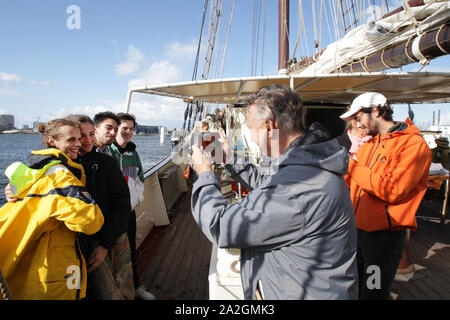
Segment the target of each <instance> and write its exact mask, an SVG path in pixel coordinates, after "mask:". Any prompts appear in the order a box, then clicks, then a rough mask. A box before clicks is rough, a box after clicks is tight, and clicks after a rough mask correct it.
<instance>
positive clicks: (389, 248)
mask: <svg viewBox="0 0 450 320" xmlns="http://www.w3.org/2000/svg"><path fill="white" fill-rule="evenodd" d="M405 239H406V230H399V231H374V232H366V231H362V230H358V251H357V255H356V258H357V263H358V278H359V298H360V299H361V300H387V299H390V292H391V287H392V284H393V283H394V278H395V274H396V272H397V268H398V265H399V263H400V259H401V258H402V254H403V250H404V248H405Z"/></svg>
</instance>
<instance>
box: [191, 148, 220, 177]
mask: <svg viewBox="0 0 450 320" xmlns="http://www.w3.org/2000/svg"><path fill="white" fill-rule="evenodd" d="M213 162H214V160H213V159H212V157H211V156H208V155H207V154H206V152H204V151H203V148H201V149H200V148H199V147H198V146H197V145H195V144H194V145H193V146H192V155H191V164H192V165H193V166H194V169H195V171H197V174H198V175H200V174H201V173H203V172H205V171H212V163H213Z"/></svg>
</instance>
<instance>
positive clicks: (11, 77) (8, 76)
mask: <svg viewBox="0 0 450 320" xmlns="http://www.w3.org/2000/svg"><path fill="white" fill-rule="evenodd" d="M0 80H2V81H3V82H6V83H16V84H17V83H20V82H22V78H21V77H19V76H18V75H16V74H14V73H6V72H0Z"/></svg>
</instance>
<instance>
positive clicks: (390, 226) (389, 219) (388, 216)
mask: <svg viewBox="0 0 450 320" xmlns="http://www.w3.org/2000/svg"><path fill="white" fill-rule="evenodd" d="M384 207H385V208H386V217H387V221H388V224H389V231H390V230H391V229H392V224H391V216H390V215H389V210H388V206H387V205H386V206H384Z"/></svg>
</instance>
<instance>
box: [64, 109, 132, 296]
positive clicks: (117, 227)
mask: <svg viewBox="0 0 450 320" xmlns="http://www.w3.org/2000/svg"><path fill="white" fill-rule="evenodd" d="M70 117H72V118H75V120H76V121H77V122H78V123H79V125H80V131H81V148H80V156H79V158H78V160H79V161H80V162H81V164H82V165H83V167H84V170H85V173H86V189H87V190H88V191H89V192H90V193H91V195H92V197H93V198H94V200H95V201H96V202H97V203H98V205H99V206H100V209H101V210H102V212H103V215H104V217H105V222H104V224H103V226H102V228H101V230H100V231H99V232H98V233H96V234H95V235H93V236H91V237H86V236H83V235H80V236H79V240H80V244H81V248H82V251H83V254H84V256H85V257H86V262H87V266H88V273H91V272H93V271H94V270H96V269H97V268H98V267H99V266H100V265H101V264H102V263H103V261H104V260H105V258H106V256H107V254H108V252H110V251H111V249H112V248H113V247H114V245H115V244H116V242H117V241H118V239H119V237H121V236H122V237H123V235H124V234H125V235H126V232H127V223H128V219H129V216H130V213H131V205H130V192H129V189H128V185H127V183H126V181H125V179H124V178H123V176H122V171H121V170H120V168H119V165H118V164H117V162H116V161H115V159H114V158H113V157H111V156H109V155H106V154H103V153H101V152H96V150H95V148H94V146H95V143H96V137H95V132H94V125H93V122H92V120H91V119H90V118H89V117H88V116H84V115H76V116H70ZM125 238H126V237H125ZM94 243H95V245H94ZM130 266H131V260H130ZM130 270H131V268H130ZM105 285H106V284H105ZM89 293H91V294H92V293H93V292H92V291H89V286H88V298H89ZM122 294H123V293H122ZM132 294H133V295H134V293H132ZM94 295H96V294H95V293H94ZM91 298H92V295H91ZM95 298H102V297H98V294H97V296H96V297H95ZM117 298H118V297H117ZM127 298H130V297H127Z"/></svg>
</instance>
